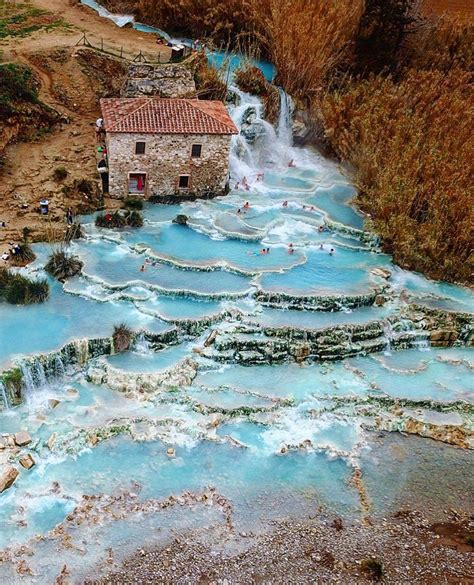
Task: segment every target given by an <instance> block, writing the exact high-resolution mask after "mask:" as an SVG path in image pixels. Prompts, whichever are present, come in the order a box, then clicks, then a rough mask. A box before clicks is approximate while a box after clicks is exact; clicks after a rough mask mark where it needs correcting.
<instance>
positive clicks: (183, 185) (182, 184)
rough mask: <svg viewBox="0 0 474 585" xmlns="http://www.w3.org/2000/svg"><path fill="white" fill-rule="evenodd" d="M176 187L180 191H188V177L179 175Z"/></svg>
mask: <svg viewBox="0 0 474 585" xmlns="http://www.w3.org/2000/svg"><path fill="white" fill-rule="evenodd" d="M178 187H179V188H180V189H189V175H179V183H178Z"/></svg>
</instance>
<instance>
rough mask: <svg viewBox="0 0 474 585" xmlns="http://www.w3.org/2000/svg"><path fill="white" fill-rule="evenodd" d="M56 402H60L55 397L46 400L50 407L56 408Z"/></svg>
mask: <svg viewBox="0 0 474 585" xmlns="http://www.w3.org/2000/svg"><path fill="white" fill-rule="evenodd" d="M58 404H61V402H60V401H59V400H56V398H50V399H49V400H48V406H49V408H51V409H53V408H56V406H58Z"/></svg>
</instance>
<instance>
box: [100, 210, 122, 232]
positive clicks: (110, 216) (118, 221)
mask: <svg viewBox="0 0 474 585" xmlns="http://www.w3.org/2000/svg"><path fill="white" fill-rule="evenodd" d="M95 225H96V226H97V227H103V228H122V227H125V226H126V225H127V222H126V220H125V216H124V215H123V214H122V213H120V212H119V211H114V213H100V214H99V215H98V216H97V217H96V218H95Z"/></svg>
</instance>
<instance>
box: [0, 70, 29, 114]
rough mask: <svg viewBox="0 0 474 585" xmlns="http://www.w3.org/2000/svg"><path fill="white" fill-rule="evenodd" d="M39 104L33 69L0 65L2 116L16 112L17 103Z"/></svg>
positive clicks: (0, 110)
mask: <svg viewBox="0 0 474 585" xmlns="http://www.w3.org/2000/svg"><path fill="white" fill-rule="evenodd" d="M20 100H21V101H26V102H30V103H37V101H38V87H37V85H36V83H35V79H34V76H33V73H32V71H31V69H28V67H24V66H22V65H15V64H13V63H8V64H5V65H0V116H1V115H5V116H8V115H11V114H13V113H15V112H16V107H15V105H14V104H15V102H17V101H20Z"/></svg>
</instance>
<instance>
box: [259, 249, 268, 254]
mask: <svg viewBox="0 0 474 585" xmlns="http://www.w3.org/2000/svg"><path fill="white" fill-rule="evenodd" d="M266 253H267V251H266V249H265V248H262V249H261V250H260V254H261V255H262V256H263V255H264V254H266Z"/></svg>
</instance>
